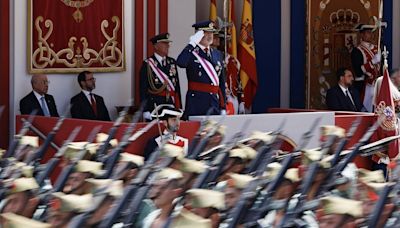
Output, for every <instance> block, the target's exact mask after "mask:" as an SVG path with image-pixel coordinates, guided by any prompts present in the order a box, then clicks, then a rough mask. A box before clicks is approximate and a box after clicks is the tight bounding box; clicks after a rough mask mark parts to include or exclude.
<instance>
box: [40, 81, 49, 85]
mask: <svg viewBox="0 0 400 228" xmlns="http://www.w3.org/2000/svg"><path fill="white" fill-rule="evenodd" d="M42 84H43V85H48V84H50V81H42Z"/></svg>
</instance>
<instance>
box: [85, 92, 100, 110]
mask: <svg viewBox="0 0 400 228" xmlns="http://www.w3.org/2000/svg"><path fill="white" fill-rule="evenodd" d="M81 98H82V99H83V102H84V103H85V107H87V110H88V112H89V113H90V114H91V115H93V116H96V115H95V114H94V111H93V109H92V105H91V104H90V102H89V100H88V99H87V97H86V95H85V93H83V91H81ZM97 106H98V105H97V102H96V107H97Z"/></svg>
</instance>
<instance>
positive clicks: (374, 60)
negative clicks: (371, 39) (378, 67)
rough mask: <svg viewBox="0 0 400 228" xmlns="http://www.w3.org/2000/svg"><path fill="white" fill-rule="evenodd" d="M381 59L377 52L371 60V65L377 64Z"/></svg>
mask: <svg viewBox="0 0 400 228" xmlns="http://www.w3.org/2000/svg"><path fill="white" fill-rule="evenodd" d="M381 59H382V54H381V53H380V52H379V53H378V54H375V55H374V57H373V58H372V60H371V62H372V64H374V65H375V64H377V63H380V62H381Z"/></svg>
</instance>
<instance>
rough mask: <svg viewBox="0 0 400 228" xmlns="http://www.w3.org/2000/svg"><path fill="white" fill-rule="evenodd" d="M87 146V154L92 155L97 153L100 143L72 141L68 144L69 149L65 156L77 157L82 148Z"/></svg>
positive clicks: (69, 157)
mask: <svg viewBox="0 0 400 228" xmlns="http://www.w3.org/2000/svg"><path fill="white" fill-rule="evenodd" d="M85 146H86V155H88V156H92V155H93V154H95V153H96V150H97V148H98V144H97V143H88V142H70V143H68V145H67V149H66V150H65V153H64V157H65V158H68V159H74V158H76V156H77V155H78V153H79V152H80V151H81V150H83V149H84V148H85ZM86 155H85V156H86ZM85 156H84V157H85Z"/></svg>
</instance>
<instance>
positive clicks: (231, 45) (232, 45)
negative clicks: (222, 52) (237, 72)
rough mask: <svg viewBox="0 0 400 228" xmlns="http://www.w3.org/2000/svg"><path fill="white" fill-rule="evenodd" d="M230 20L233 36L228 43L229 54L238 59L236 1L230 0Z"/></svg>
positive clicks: (230, 30)
mask: <svg viewBox="0 0 400 228" xmlns="http://www.w3.org/2000/svg"><path fill="white" fill-rule="evenodd" d="M229 1H230V2H229V3H230V4H229V11H228V12H229V18H228V20H229V21H228V22H229V23H230V24H231V27H229V32H228V33H229V34H230V35H231V39H230V41H229V42H228V54H229V55H231V56H233V57H234V58H237V41H236V26H235V5H234V3H235V1H234V0H229Z"/></svg>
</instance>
